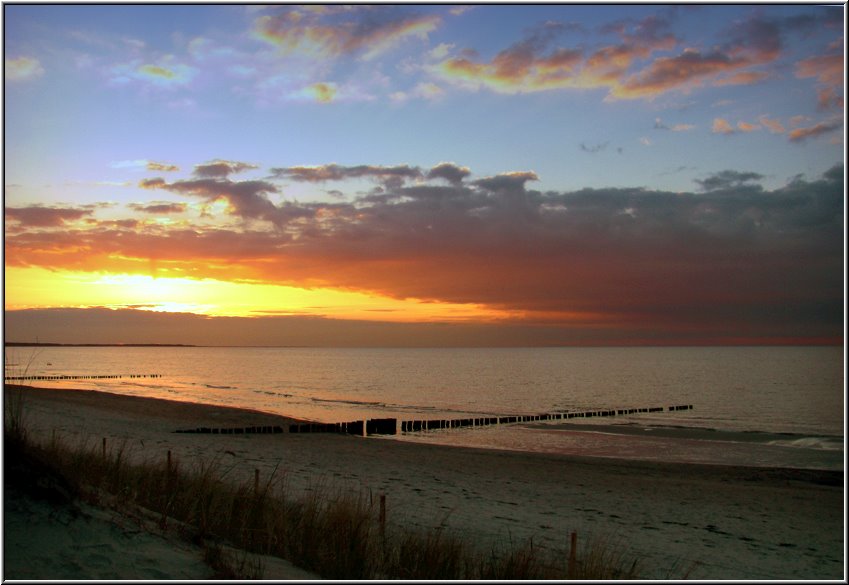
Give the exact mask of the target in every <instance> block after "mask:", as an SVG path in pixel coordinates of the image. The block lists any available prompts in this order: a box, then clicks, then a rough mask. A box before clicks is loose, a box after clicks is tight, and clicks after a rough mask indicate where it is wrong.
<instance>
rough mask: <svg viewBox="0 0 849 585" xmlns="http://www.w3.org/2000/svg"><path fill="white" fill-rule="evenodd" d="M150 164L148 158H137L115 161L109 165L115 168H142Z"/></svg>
mask: <svg viewBox="0 0 849 585" xmlns="http://www.w3.org/2000/svg"><path fill="white" fill-rule="evenodd" d="M148 164H150V163H149V161H147V160H146V159H135V160H119V161H115V162H113V163H112V164H110V165H109V166H110V167H112V168H113V169H141V168H145V167H147V166H148Z"/></svg>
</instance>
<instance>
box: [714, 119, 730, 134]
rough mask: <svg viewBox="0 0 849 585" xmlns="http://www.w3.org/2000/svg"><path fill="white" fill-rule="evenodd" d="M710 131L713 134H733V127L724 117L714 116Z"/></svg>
mask: <svg viewBox="0 0 849 585" xmlns="http://www.w3.org/2000/svg"><path fill="white" fill-rule="evenodd" d="M711 132H713V133H714V134H733V133H734V127H733V126H732V125H731V124H729V123H728V120H725V119H724V118H714V119H713V126H712V127H711Z"/></svg>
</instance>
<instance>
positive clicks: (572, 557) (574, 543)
mask: <svg viewBox="0 0 849 585" xmlns="http://www.w3.org/2000/svg"><path fill="white" fill-rule="evenodd" d="M577 555H578V533H577V532H572V538H571V542H570V544H569V574H568V578H569V579H574V578H575V566H576V565H577V563H578V559H577Z"/></svg>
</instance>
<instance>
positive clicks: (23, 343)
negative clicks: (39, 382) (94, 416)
mask: <svg viewBox="0 0 849 585" xmlns="http://www.w3.org/2000/svg"><path fill="white" fill-rule="evenodd" d="M4 345H5V346H6V347H198V346H197V345H191V344H187V343H41V342H33V343H30V342H27V341H6V342H5V343H4Z"/></svg>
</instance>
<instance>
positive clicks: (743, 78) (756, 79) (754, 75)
mask: <svg viewBox="0 0 849 585" xmlns="http://www.w3.org/2000/svg"><path fill="white" fill-rule="evenodd" d="M768 77H769V73H766V72H764V71H741V72H739V73H734V74H732V75H729V76H727V77H723V78H721V79H717V80H716V81H715V82H714V85H719V86H722V85H754V84H755V83H760V82H761V81H763V80H764V79H767V78H768Z"/></svg>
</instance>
